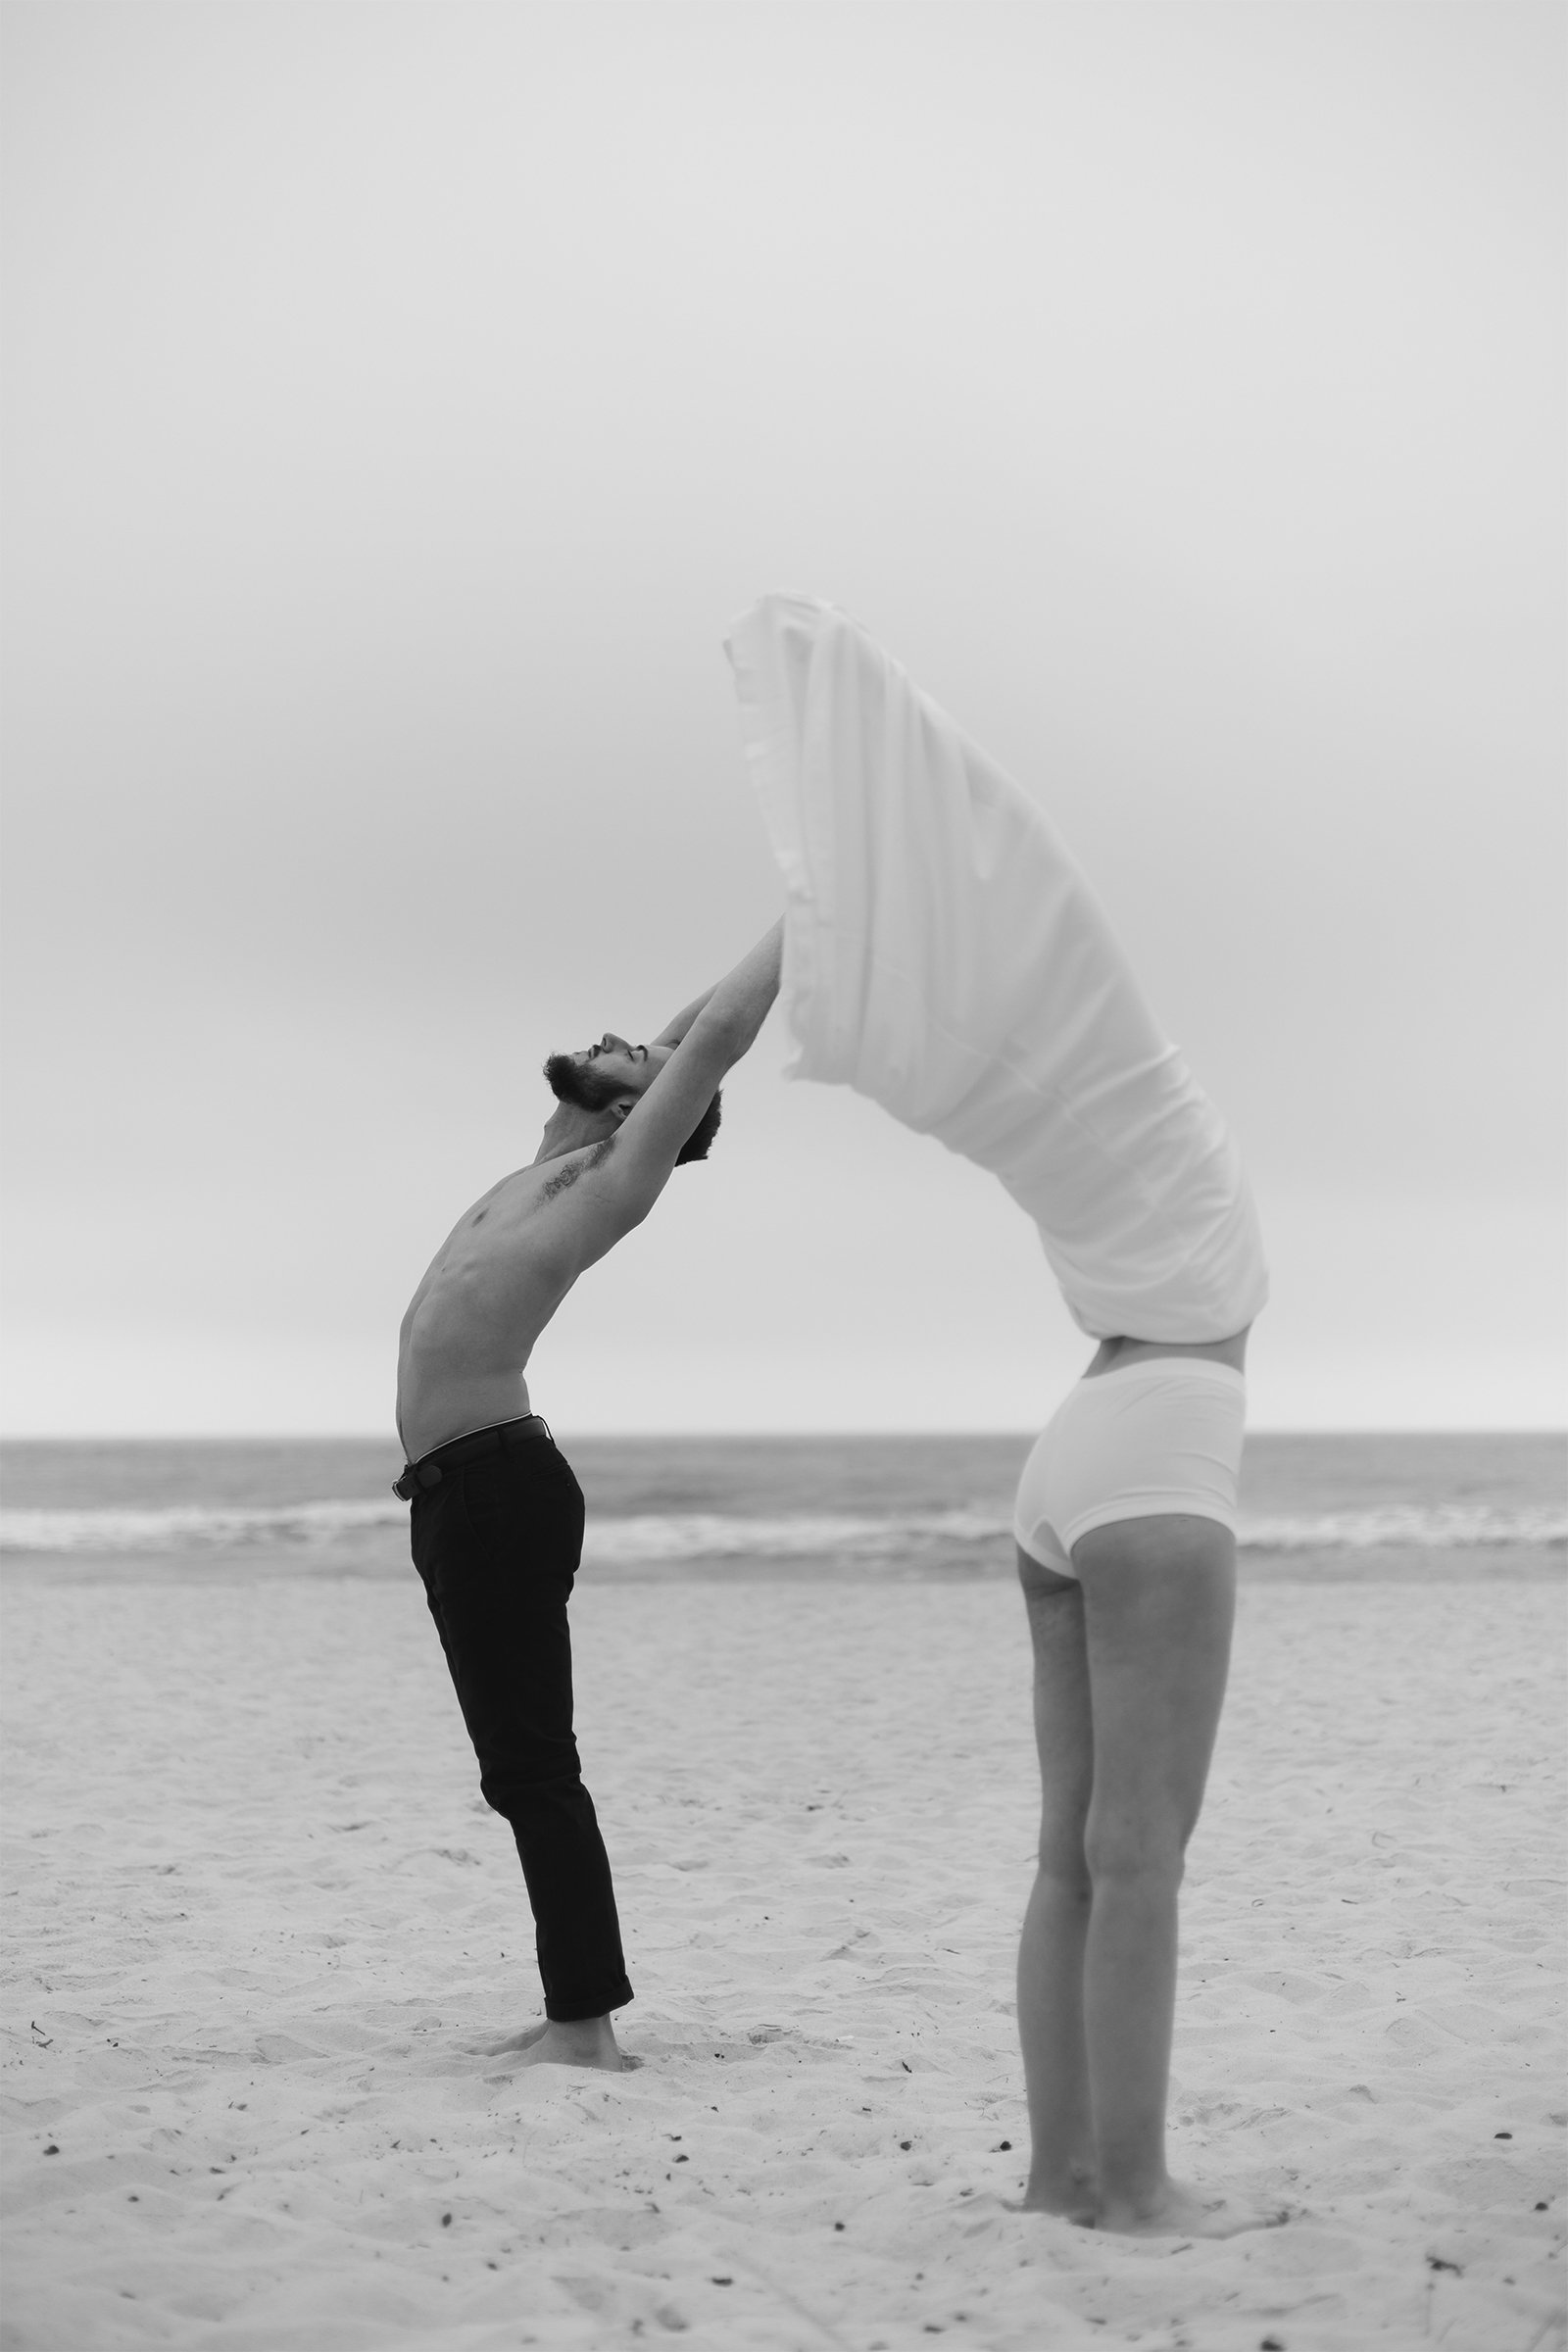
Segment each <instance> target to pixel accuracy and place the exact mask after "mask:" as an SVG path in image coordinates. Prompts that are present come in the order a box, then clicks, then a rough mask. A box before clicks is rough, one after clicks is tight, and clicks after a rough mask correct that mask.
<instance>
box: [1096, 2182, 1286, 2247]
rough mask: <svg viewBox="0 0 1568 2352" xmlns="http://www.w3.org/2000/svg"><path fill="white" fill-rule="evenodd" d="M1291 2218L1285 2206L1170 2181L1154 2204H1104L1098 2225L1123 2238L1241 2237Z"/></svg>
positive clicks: (1270, 2227) (1157, 2196)
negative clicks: (1217, 2193)
mask: <svg viewBox="0 0 1568 2352" xmlns="http://www.w3.org/2000/svg"><path fill="white" fill-rule="evenodd" d="M1290 2218H1291V2217H1290V2213H1289V2211H1288V2210H1287V2209H1286V2207H1284V2206H1283V2205H1273V2206H1269V2205H1252V2204H1249V2203H1247V2202H1246V2201H1245V2200H1244V2199H1242V2198H1240V2197H1223V2196H1210V2195H1209V2194H1208V2193H1207V2192H1206V2191H1205V2190H1203V2189H1201V2188H1190V2187H1188V2186H1187V2185H1186V2183H1185V2182H1183V2181H1180V2180H1167V2181H1166V2182H1165V2184H1164V2186H1163V2188H1161V2189H1160V2190H1159V2191H1158V2192H1157V2194H1156V2196H1155V2198H1154V2200H1153V2201H1152V2203H1151V2204H1148V2205H1137V2206H1134V2205H1113V2204H1110V2203H1109V2202H1106V2203H1104V2204H1103V2205H1102V2206H1101V2207H1100V2210H1099V2212H1098V2213H1097V2214H1096V2215H1095V2219H1094V2226H1095V2228H1096V2229H1111V2230H1114V2231H1115V2232H1116V2234H1117V2235H1118V2236H1119V2237H1238V2236H1240V2234H1241V2232H1242V2231H1243V2230H1244V2229H1278V2228H1279V2227H1280V2225H1281V2223H1283V2222H1288V2221H1289V2220H1290Z"/></svg>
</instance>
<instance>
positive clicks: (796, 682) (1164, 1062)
mask: <svg viewBox="0 0 1568 2352" xmlns="http://www.w3.org/2000/svg"><path fill="white" fill-rule="evenodd" d="M726 650H727V652H728V654H729V657H730V661H731V662H732V663H733V665H734V670H735V680H736V687H737V691H738V693H739V696H740V704H741V719H742V728H743V732H744V735H745V739H746V749H747V757H748V760H749V763H750V767H751V773H752V778H753V781H754V783H755V785H756V787H757V791H758V796H759V799H760V803H761V809H762V817H763V821H764V823H765V825H766V827H767V832H768V838H769V840H770V842H771V844H772V848H773V854H774V856H775V858H777V859H778V863H779V866H780V868H781V870H782V872H783V876H784V883H785V889H786V893H787V900H786V912H785V925H784V961H783V979H782V984H781V992H780V993H781V997H782V1000H783V1004H784V1007H785V1017H786V1020H787V1022H788V1024H789V1028H790V1031H791V1034H792V1037H793V1040H794V1052H793V1054H792V1056H791V1058H790V1060H789V1061H788V1062H787V1063H786V1064H785V1074H786V1076H788V1077H793V1078H817V1079H824V1080H827V1081H829V1082H830V1083H836V1084H839V1085H844V1086H853V1087H854V1088H855V1089H856V1090H857V1091H858V1093H860V1094H862V1095H868V1096H870V1098H871V1099H872V1101H873V1102H876V1103H881V1104H882V1105H883V1106H884V1108H886V1109H888V1110H890V1111H891V1112H892V1113H893V1115H894V1117H895V1118H898V1119H902V1120H903V1122H904V1123H905V1125H906V1126H907V1127H912V1128H914V1129H916V1130H917V1131H918V1132H919V1133H921V1134H924V1135H934V1136H936V1137H937V1138H938V1139H939V1140H940V1141H941V1142H942V1143H944V1144H946V1145H947V1147H948V1149H949V1150H950V1151H953V1152H961V1153H962V1154H963V1156H964V1157H965V1158H967V1159H972V1160H975V1161H977V1162H978V1164H979V1165H980V1166H981V1167H983V1168H989V1169H991V1171H992V1172H993V1174H995V1175H997V1176H1000V1177H1001V1179H1002V1181H1003V1183H1004V1184H1005V1186H1006V1188H1007V1190H1008V1192H1009V1193H1010V1194H1011V1195H1012V1197H1013V1199H1014V1200H1015V1201H1017V1203H1018V1205H1019V1207H1020V1208H1022V1209H1024V1210H1025V1211H1026V1213H1027V1214H1028V1215H1029V1216H1031V1217H1033V1219H1034V1221H1035V1223H1036V1225H1037V1226H1038V1227H1039V1229H1040V1238H1041V1241H1042V1243H1043V1244H1044V1246H1045V1251H1046V1255H1047V1257H1048V1258H1049V1260H1050V1262H1051V1266H1052V1269H1053V1271H1054V1274H1055V1276H1056V1279H1057V1281H1058V1282H1059V1283H1060V1285H1061V1288H1062V1293H1063V1295H1064V1297H1065V1299H1066V1301H1067V1305H1068V1307H1069V1309H1070V1310H1071V1312H1072V1315H1073V1317H1074V1319H1075V1320H1076V1321H1077V1323H1078V1324H1079V1325H1080V1326H1081V1328H1082V1329H1083V1330H1084V1331H1086V1332H1088V1333H1090V1334H1091V1335H1092V1336H1094V1337H1096V1338H1100V1339H1105V1338H1113V1337H1116V1336H1118V1335H1125V1336H1126V1337H1128V1338H1131V1339H1139V1340H1164V1341H1192V1342H1196V1341H1203V1340H1220V1339H1226V1338H1228V1337H1229V1336H1230V1334H1231V1333H1233V1332H1236V1331H1240V1330H1242V1329H1244V1328H1245V1326H1246V1325H1247V1324H1249V1323H1250V1322H1251V1320H1252V1318H1253V1316H1254V1315H1255V1314H1256V1313H1257V1311H1258V1309H1259V1308H1260V1307H1261V1306H1262V1304H1263V1301H1264V1299H1266V1297H1267V1295H1268V1275H1267V1271H1266V1269H1265V1267H1264V1263H1263V1251H1262V1244H1261V1239H1260V1236H1259V1233H1258V1226H1257V1217H1256V1212H1255V1210H1254V1209H1253V1206H1252V1201H1251V1196H1250V1192H1249V1191H1248V1187H1247V1181H1246V1178H1245V1177H1244V1175H1243V1173H1242V1167H1241V1161H1240V1158H1239V1155H1238V1153H1237V1151H1236V1147H1235V1145H1234V1144H1233V1143H1232V1141H1231V1138H1230V1136H1229V1134H1228V1133H1227V1131H1226V1128H1225V1125H1224V1122H1223V1120H1222V1119H1221V1118H1220V1116H1219V1113H1218V1112H1217V1111H1216V1110H1215V1108H1214V1106H1213V1104H1212V1103H1210V1102H1209V1100H1208V1098H1207V1096H1206V1095H1204V1094H1203V1092H1202V1091H1201V1088H1200V1087H1199V1086H1198V1085H1197V1084H1196V1082H1195V1081H1194V1079H1193V1077H1192V1074H1191V1072H1190V1071H1189V1070H1188V1067H1187V1064H1186V1063H1185V1061H1184V1060H1183V1059H1182V1056H1181V1054H1179V1053H1178V1051H1177V1050H1176V1048H1175V1047H1174V1046H1173V1045H1171V1044H1170V1042H1169V1041H1168V1039H1166V1038H1165V1037H1164V1036H1163V1035H1162V1034H1161V1032H1160V1029H1159V1027H1158V1024H1157V1023H1156V1022H1155V1020H1154V1019H1153V1016H1152V1013H1151V1012H1150V1010H1149V1007H1148V1006H1147V1005H1146V1004H1145V1003H1144V1000H1143V997H1142V995H1141V994H1140V992H1139V988H1138V984H1137V981H1136V980H1135V979H1134V977H1133V973H1132V969H1131V967H1130V965H1129V964H1128V961H1127V958H1126V956H1124V955H1123V954H1122V951H1121V949H1120V947H1119V946H1118V944H1117V942H1116V940H1115V937H1114V936H1113V934H1112V932H1111V929H1110V925H1109V923H1108V922H1107V921H1106V919H1105V916H1104V913H1103V910H1102V908H1101V907H1100V905H1099V903H1098V902H1097V900H1096V899H1095V897H1094V895H1093V893H1092V892H1091V891H1090V889H1089V886H1088V884H1087V883H1086V882H1085V880H1084V877H1083V875H1082V874H1081V873H1080V871H1079V869H1078V867H1077V865H1076V864H1075V863H1074V862H1073V859H1072V857H1071V856H1070V854H1069V852H1068V851H1067V849H1066V847H1065V845H1064V844H1063V843H1062V841H1061V840H1060V838H1059V836H1058V835H1057V833H1056V832H1055V830H1054V827H1053V825H1052V824H1051V823H1050V821H1049V820H1048V818H1047V817H1046V816H1045V815H1044V813H1043V812H1042V811H1041V810H1040V809H1038V808H1037V807H1036V806H1035V804H1034V803H1033V802H1032V801H1031V800H1029V799H1028V798H1027V796H1026V795H1025V794H1024V793H1023V792H1022V791H1020V789H1019V788H1018V786H1017V785H1016V784H1014V783H1013V782H1012V780H1011V778H1010V777H1008V776H1006V775H1005V774H1004V773H1003V771H1002V770H1001V769H1000V768H999V767H997V766H996V765H995V764H994V763H993V762H992V761H991V760H988V759H987V758H986V756H985V754H984V753H983V752H981V751H979V750H978V749H977V748H976V746H975V745H974V744H972V743H971V742H970V741H969V739H968V737H967V736H966V735H964V734H963V733H962V732H961V731H960V729H959V728H958V727H956V725H955V724H954V722H953V720H952V719H951V718H949V717H948V715H947V713H946V712H945V711H941V710H939V709H938V707H937V705H936V704H935V703H933V702H932V701H931V700H930V699H929V698H928V697H927V696H926V695H924V694H922V693H921V692H920V691H919V689H918V687H916V686H915V685H914V683H913V681H912V680H911V679H910V678H909V677H908V676H907V673H906V672H905V671H904V670H903V669H902V668H901V667H900V666H899V664H898V662H894V661H893V660H892V659H891V658H890V657H889V656H888V655H887V654H885V653H884V652H883V651H882V649H881V647H880V646H878V645H877V644H876V643H875V641H874V640H873V639H872V638H870V637H868V636H867V635H866V633H865V631H864V630H863V629H862V628H860V627H859V625H858V623H857V622H856V621H854V620H852V619H850V617H849V616H848V615H847V614H846V613H839V612H836V611H835V610H834V609H833V607H832V606H831V605H822V604H817V603H815V602H813V601H812V600H811V599H809V598H808V597H799V596H785V595H777V596H765V597H763V598H762V600H761V602H760V604H758V605H756V606H754V607H753V609H752V611H751V612H750V613H747V614H746V615H745V616H744V618H742V619H741V620H739V621H738V622H737V623H736V624H735V626H734V628H733V629H732V631H731V632H730V635H729V637H728V638H727V639H726Z"/></svg>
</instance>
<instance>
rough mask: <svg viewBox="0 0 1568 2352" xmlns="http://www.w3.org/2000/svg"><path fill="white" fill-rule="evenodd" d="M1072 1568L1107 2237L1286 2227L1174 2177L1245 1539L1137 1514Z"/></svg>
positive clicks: (1091, 2041)
mask: <svg viewBox="0 0 1568 2352" xmlns="http://www.w3.org/2000/svg"><path fill="white" fill-rule="evenodd" d="M1073 1565H1074V1567H1075V1568H1076V1569H1077V1571H1078V1573H1079V1575H1080V1576H1081V1578H1082V1581H1083V1595H1084V1604H1083V1605H1084V1631H1085V1640H1086V1647H1087V1652H1088V1662H1089V1688H1090V1693H1091V1703H1092V1710H1093V1732H1094V1790H1093V1795H1092V1797H1091V1800H1090V1805H1089V1816H1088V1822H1087V1826H1086V1831H1085V1845H1086V1850H1087V1855H1088V1864H1089V1872H1090V1877H1091V1879H1092V1881H1093V1887H1094V1892H1093V1899H1092V1902H1091V1906H1090V1917H1089V1933H1088V1936H1087V1938H1086V1942H1085V1954H1084V1980H1083V1982H1084V2034H1085V2041H1086V2044H1087V2049H1088V2057H1089V2081H1090V2094H1091V2100H1092V2104H1093V2109H1094V2123H1095V2149H1096V2161H1097V2165H1098V2175H1099V2180H1098V2202H1097V2208H1096V2214H1095V2221H1096V2227H1097V2228H1099V2229H1113V2230H1117V2231H1119V2232H1121V2233H1123V2234H1126V2235H1130V2236H1144V2237H1152V2236H1165V2235H1172V2234H1175V2235H1180V2236H1203V2237H1229V2236H1232V2235H1234V2234H1235V2233H1236V2232H1237V2231H1239V2230H1242V2229H1260V2228H1263V2227H1265V2226H1266V2225H1267V2224H1268V2223H1270V2222H1274V2221H1282V2220H1283V2219H1284V2218H1285V2217H1284V2215H1283V2214H1282V2213H1280V2212H1279V2211H1278V2210H1275V2211H1273V2212H1270V2211H1268V2210H1267V2209H1265V2208H1264V2207H1262V2206H1254V2205H1251V2204H1249V2203H1246V2202H1244V2201H1242V2200H1241V2199H1236V2198H1227V2197H1223V2196H1220V2195H1217V2194H1211V2193H1209V2192H1207V2191H1205V2190H1203V2189H1201V2188H1197V2187H1192V2186H1188V2185H1187V2184H1185V2183H1183V2182H1180V2181H1176V2180H1172V2179H1171V2178H1170V2175H1169V2173H1168V2171H1167V2170H1166V2165H1165V2102H1166V2095H1167V2088H1168V2082H1169V2075H1170V2045H1171V2026H1172V2020H1173V2016H1174V2012H1175V2002H1176V1903H1177V1890H1178V1888H1179V1887H1180V1885H1181V1880H1182V1873H1183V1869H1184V1867H1185V1855H1186V1851H1187V1841H1188V1839H1189V1838H1190V1837H1191V1836H1192V1833H1193V1830H1194V1827H1195V1826H1196V1824H1197V1821H1198V1815H1199V1808H1200V1807H1201V1803H1202V1799H1203V1785H1204V1782H1205V1780H1206V1779H1207V1776H1208V1764H1209V1758H1210V1756H1211V1754H1212V1752H1213V1746H1214V1735H1215V1733H1216V1731H1217V1730H1218V1727H1219V1715H1220V1707H1221V1704H1222V1702H1223V1700H1224V1696H1225V1678H1226V1674H1227V1671H1228V1668H1229V1663H1230V1642H1231V1626H1232V1622H1233V1618H1234V1615H1235V1594H1236V1545H1235V1541H1234V1539H1233V1538H1232V1536H1231V1535H1230V1534H1229V1532H1228V1531H1227V1530H1226V1529H1225V1528H1223V1527H1222V1526H1220V1524H1219V1523H1218V1521H1216V1520H1211V1519H1200V1518H1196V1517H1188V1516H1185V1515H1183V1516H1175V1515H1171V1516H1165V1517H1158V1518H1150V1519H1122V1520H1117V1521H1116V1522H1114V1523H1113V1524H1112V1525H1111V1526H1109V1527H1103V1528H1097V1529H1094V1530H1092V1531H1091V1533H1090V1534H1088V1535H1086V1536H1084V1537H1082V1538H1081V1539H1080V1541H1079V1542H1078V1544H1075V1545H1074V1547H1073Z"/></svg>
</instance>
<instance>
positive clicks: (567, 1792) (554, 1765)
mask: <svg viewBox="0 0 1568 2352" xmlns="http://www.w3.org/2000/svg"><path fill="white" fill-rule="evenodd" d="M479 1793H480V1795H481V1796H482V1797H483V1798H484V1801H485V1803H486V1804H487V1805H488V1806H490V1808H491V1810H492V1811H493V1812H496V1813H499V1814H500V1815H501V1816H502V1818H503V1820H505V1821H511V1822H515V1821H517V1820H519V1819H521V1818H523V1817H524V1816H527V1817H533V1816H536V1815H537V1814H539V1813H541V1812H548V1811H552V1810H556V1809H559V1808H562V1807H567V1808H569V1807H571V1806H574V1805H576V1804H577V1803H578V1802H579V1801H580V1800H581V1798H582V1795H583V1785H582V1767H581V1765H580V1763H579V1762H578V1759H577V1753H576V1747H575V1743H573V1744H572V1747H571V1750H570V1753H569V1754H561V1755H557V1756H538V1757H533V1756H529V1757H509V1758H508V1759H507V1760H506V1761H505V1762H504V1763H494V1764H489V1765H487V1766H486V1767H485V1769H484V1770H483V1771H482V1772H481V1773H480V1775H479Z"/></svg>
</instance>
